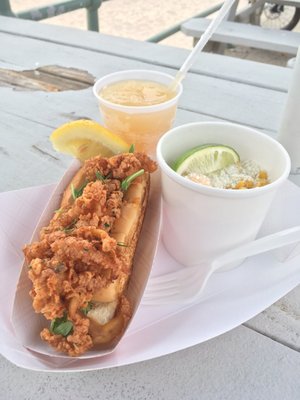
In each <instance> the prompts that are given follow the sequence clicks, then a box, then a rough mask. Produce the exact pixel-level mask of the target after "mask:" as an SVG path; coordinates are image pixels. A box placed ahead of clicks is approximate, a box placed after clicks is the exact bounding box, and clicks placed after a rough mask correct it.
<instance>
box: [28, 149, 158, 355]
mask: <svg viewBox="0 0 300 400" xmlns="http://www.w3.org/2000/svg"><path fill="white" fill-rule="evenodd" d="M155 169H156V164H155V163H154V162H153V161H151V160H150V159H149V158H148V157H147V156H145V155H144V154H141V153H136V154H124V155H119V156H115V157H112V158H110V159H101V158H99V157H96V158H95V159H93V160H88V161H87V162H86V163H85V164H84V165H83V167H82V168H80V169H79V171H78V172H77V173H76V174H75V176H74V177H73V178H72V181H71V182H70V184H69V185H68V186H67V188H66V190H65V192H64V193H63V196H62V200H61V204H60V208H59V210H58V212H57V213H56V214H55V215H54V217H53V218H52V220H51V221H50V224H49V226H48V227H46V228H44V229H43V230H42V232H41V235H40V237H41V240H40V241H39V242H36V243H32V244H31V245H28V246H26V247H25V249H24V253H25V256H26V260H27V262H28V265H29V266H30V270H29V273H28V275H29V278H30V279H31V280H32V282H33V289H32V291H31V296H32V298H33V307H34V309H35V311H36V312H41V313H43V315H44V316H45V317H46V318H47V319H49V320H51V326H50V328H45V329H44V330H43V331H42V332H41V337H42V339H44V340H45V341H47V342H48V343H49V344H50V345H52V346H53V347H54V348H55V349H56V350H58V351H63V352H65V353H67V354H68V355H71V356H76V355H80V354H82V353H83V352H85V351H86V350H88V349H90V348H91V347H94V346H96V347H97V348H101V349H106V348H109V347H111V346H113V345H114V344H115V343H116V342H117V341H118V340H119V338H120V336H121V335H122V334H123V332H124V330H125V328H126V326H127V324H128V321H129V320H130V318H131V304H130V302H129V301H128V299H127V296H126V289H127V285H128V281H129V279H130V274H131V270H132V265H133V259H134V254H135V250H136V246H137V243H138V239H139V235H140V231H141V228H142V224H143V219H144V215H145V211H146V206H147V201H148V195H149V188H150V173H151V172H153V171H154V170H155ZM99 171H101V174H100V172H99ZM137 172H138V174H137ZM135 175H137V176H135ZM99 176H100V178H99ZM129 176H130V177H131V176H134V179H132V180H131V181H130V184H129V186H126V187H125V186H124V187H123V183H124V180H125V181H126V180H127V178H128V177H129ZM79 189H80V190H79ZM74 194H75V198H74ZM76 197H77V198H76ZM68 327H71V328H70V329H69V331H68V329H67V328H68Z"/></svg>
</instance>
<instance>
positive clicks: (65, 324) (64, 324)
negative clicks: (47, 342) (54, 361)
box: [50, 312, 73, 337]
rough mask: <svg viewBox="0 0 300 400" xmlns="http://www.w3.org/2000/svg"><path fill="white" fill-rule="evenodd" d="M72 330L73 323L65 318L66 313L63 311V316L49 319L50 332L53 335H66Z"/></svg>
mask: <svg viewBox="0 0 300 400" xmlns="http://www.w3.org/2000/svg"><path fill="white" fill-rule="evenodd" d="M72 331H73V323H72V321H69V320H68V319H67V313H66V312H64V315H63V317H61V318H55V319H53V320H52V321H51V324H50V332H52V333H54V334H55V335H62V336H65V337H66V336H68V335H69V334H70V333H72Z"/></svg>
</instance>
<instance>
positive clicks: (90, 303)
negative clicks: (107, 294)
mask: <svg viewBox="0 0 300 400" xmlns="http://www.w3.org/2000/svg"><path fill="white" fill-rule="evenodd" d="M92 309H93V303H92V302H90V301H89V302H88V304H87V306H86V307H84V308H81V309H80V311H81V312H82V313H83V314H84V315H88V312H89V311H91V310H92Z"/></svg>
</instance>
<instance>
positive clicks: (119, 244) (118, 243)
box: [117, 242, 128, 247]
mask: <svg viewBox="0 0 300 400" xmlns="http://www.w3.org/2000/svg"><path fill="white" fill-rule="evenodd" d="M117 245H118V246H121V247H128V246H127V244H126V243H124V242H117Z"/></svg>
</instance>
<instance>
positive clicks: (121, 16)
mask: <svg viewBox="0 0 300 400" xmlns="http://www.w3.org/2000/svg"><path fill="white" fill-rule="evenodd" d="M57 1H58V0H53V1H51V0H11V7H12V9H13V11H15V12H18V11H24V10H27V9H29V8H33V7H39V6H45V5H47V4H51V3H54V2H57ZM220 1H221V0H201V1H199V0H163V1H162V0H151V1H145V0H109V1H107V2H104V3H103V4H102V6H101V8H100V10H99V17H100V32H102V33H105V34H110V35H115V36H121V37H127V38H132V39H137V40H146V39H148V38H149V37H151V36H152V35H154V34H156V33H158V32H160V31H162V30H165V29H167V28H169V27H171V26H173V25H175V24H177V23H179V22H181V21H184V20H185V19H188V18H191V17H192V16H194V15H196V14H198V13H200V12H201V11H204V10H207V9H208V8H210V7H212V6H214V5H216V4H219V3H220ZM246 4H247V0H240V4H239V7H240V8H242V7H245V5H246ZM41 23H47V24H55V25H64V26H70V27H74V28H78V29H87V28H86V12H85V10H84V9H81V10H77V11H73V12H71V13H67V14H64V15H60V16H58V17H54V18H49V19H47V20H44V21H41ZM295 30H298V31H300V23H298V26H297V27H296V29H295ZM161 43H162V44H166V45H170V46H176V47H184V48H188V49H191V48H192V45H193V44H192V38H189V37H186V36H185V35H184V34H183V33H181V32H179V33H176V34H175V35H173V36H171V37H169V38H167V39H165V40H163V41H162V42H161ZM226 54H227V55H230V56H233V57H240V58H245V59H251V60H255V61H259V62H266V63H271V64H276V65H284V66H285V65H286V62H287V60H288V59H289V58H290V56H288V55H286V54H281V53H274V52H268V51H261V50H254V49H249V48H241V47H237V48H231V49H228V50H227V51H226Z"/></svg>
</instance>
